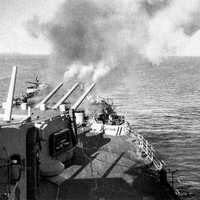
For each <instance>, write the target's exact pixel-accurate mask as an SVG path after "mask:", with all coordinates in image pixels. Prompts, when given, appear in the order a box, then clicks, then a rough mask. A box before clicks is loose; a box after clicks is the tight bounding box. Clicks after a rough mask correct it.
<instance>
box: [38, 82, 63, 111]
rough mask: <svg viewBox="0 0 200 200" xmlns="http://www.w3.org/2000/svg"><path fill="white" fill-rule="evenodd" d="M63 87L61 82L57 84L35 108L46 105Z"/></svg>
mask: <svg viewBox="0 0 200 200" xmlns="http://www.w3.org/2000/svg"><path fill="white" fill-rule="evenodd" d="M62 86H63V82H61V83H59V84H58V85H57V87H56V88H54V89H53V90H52V91H51V92H50V93H49V94H48V95H47V96H46V97H45V98H44V99H43V100H42V101H41V102H40V103H38V104H37V105H36V106H35V107H36V108H38V107H39V106H40V105H42V104H45V103H47V101H49V99H50V98H51V97H52V96H53V95H54V94H55V93H56V92H57V91H58V90H59V89H60V88H61V87H62Z"/></svg>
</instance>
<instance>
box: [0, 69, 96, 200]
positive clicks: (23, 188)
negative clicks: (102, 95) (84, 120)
mask: <svg viewBox="0 0 200 200" xmlns="http://www.w3.org/2000/svg"><path fill="white" fill-rule="evenodd" d="M16 75H17V67H13V72H12V76H11V80H10V87H9V92H8V97H7V101H6V102H5V103H4V106H3V108H4V109H3V110H1V112H4V113H3V114H1V115H0V175H1V181H0V199H28V200H33V199H34V200H35V199H37V196H38V190H39V189H38V188H39V184H40V179H41V177H50V176H55V175H57V174H59V173H60V172H62V170H63V169H64V168H65V165H68V164H69V163H70V162H71V159H72V158H73V155H74V149H75V147H76V145H77V130H76V120H75V115H74V112H75V111H76V109H77V108H78V106H79V105H80V104H81V103H82V101H83V100H84V99H85V98H86V96H87V95H88V94H89V92H90V91H91V90H92V89H93V88H94V84H93V85H92V86H91V87H89V89H88V90H87V91H86V92H85V93H84V95H82V96H81V97H80V99H78V101H77V102H75V104H74V105H75V106H72V107H71V108H69V109H68V110H66V109H63V108H64V106H62V105H64V102H65V101H66V99H67V98H68V97H69V96H70V95H72V93H73V91H74V90H75V89H77V88H78V85H79V83H76V84H75V85H74V86H73V87H72V88H71V89H70V90H69V91H68V92H67V93H66V94H65V95H64V96H63V97H62V98H61V99H60V100H59V101H58V102H57V103H56V104H55V105H54V106H53V107H50V106H48V105H47V104H48V101H49V100H50V99H51V98H52V97H53V96H54V95H55V93H56V92H57V91H58V90H59V89H60V88H61V87H62V85H63V83H60V84H58V86H57V87H56V88H55V89H53V90H52V91H51V92H50V93H49V94H48V95H47V96H46V97H45V98H44V99H43V100H42V101H41V102H40V103H39V104H37V105H36V106H35V107H34V108H30V107H27V105H26V103H24V104H25V105H24V104H23V106H21V107H15V106H13V97H14V92H15V85H16Z"/></svg>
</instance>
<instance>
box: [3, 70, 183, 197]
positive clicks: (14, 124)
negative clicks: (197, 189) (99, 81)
mask: <svg viewBox="0 0 200 200" xmlns="http://www.w3.org/2000/svg"><path fill="white" fill-rule="evenodd" d="M16 75H17V67H16V66H14V67H13V71H12V74H11V79H10V86H9V90H8V96H7V100H6V102H5V103H3V106H2V109H1V113H2V114H1V115H0V177H1V179H0V200H3V199H6V200H25V199H27V200H42V199H45V200H47V199H49V200H51V199H52V200H55V199H56V200H57V199H60V200H64V199H70V200H74V199H76V200H78V199H85V200H86V199H95V200H97V199H98V200H107V199H127V200H129V199H135V200H144V199H145V200H154V199H155V200H179V199H181V197H180V196H179V195H178V194H177V191H176V190H175V189H174V188H173V187H172V186H171V185H170V184H169V182H168V179H167V171H166V169H165V163H164V161H162V160H161V159H160V158H159V156H158V153H157V152H156V150H155V149H154V148H153V147H152V145H151V144H150V143H149V142H148V141H147V140H146V139H145V138H144V137H143V136H142V135H140V134H137V133H135V132H134V130H133V129H132V128H131V126H130V124H129V123H128V122H127V121H126V120H125V117H123V116H119V115H118V114H117V113H116V112H115V110H114V108H113V105H112V104H110V103H109V102H107V101H106V100H104V99H101V100H96V101H95V102H93V103H91V105H90V108H92V109H93V108H94V110H95V109H96V111H95V112H91V113H92V114H91V115H90V114H87V115H86V112H85V111H84V109H83V108H81V104H82V102H83V101H84V100H85V98H86V97H87V96H88V95H89V93H90V92H91V91H92V90H93V88H94V87H95V83H93V84H91V86H90V87H88V88H87V89H86V90H85V92H84V93H83V94H82V95H81V96H80V98H78V99H77V100H76V101H75V102H74V103H73V104H72V105H70V106H67V105H66V103H65V102H66V100H67V99H68V98H69V96H70V95H72V94H73V92H74V91H75V90H77V88H78V87H79V85H80V84H79V83H76V84H75V85H73V87H72V88H71V89H70V90H69V91H67V92H66V94H64V96H63V97H62V98H61V99H60V100H59V101H57V102H56V104H54V105H53V106H52V105H50V104H48V102H49V100H50V99H51V98H53V96H54V95H55V94H56V92H57V91H58V90H59V89H60V88H61V87H62V86H63V83H62V82H61V83H59V84H58V85H57V87H56V88H55V89H53V90H52V91H51V92H50V93H49V94H48V95H47V96H46V97H45V98H44V99H42V101H40V102H39V103H37V104H36V105H31V106H30V105H29V104H28V102H26V101H24V102H21V104H20V105H19V106H16V105H14V103H13V99H14V92H15V85H16ZM99 108H100V109H99ZM94 113H95V114H94Z"/></svg>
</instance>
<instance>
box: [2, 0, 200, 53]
mask: <svg viewBox="0 0 200 200" xmlns="http://www.w3.org/2000/svg"><path fill="white" fill-rule="evenodd" d="M63 1H64V0H0V53H22V54H49V53H50V52H51V44H50V43H49V42H48V41H47V40H46V39H45V38H44V37H43V36H42V35H41V36H40V37H39V38H33V37H31V36H30V35H29V34H28V32H27V31H26V29H25V26H24V24H25V23H26V22H27V20H29V19H32V18H33V16H35V15H37V16H38V17H39V18H40V21H42V22H45V21H48V20H50V19H51V18H52V17H53V16H54V14H55V12H56V10H57V8H58V6H59V4H60V3H61V2H63ZM183 1H184V0H183ZM179 55H192V56H200V31H197V32H196V33H195V34H194V35H193V36H192V37H191V39H190V40H188V43H187V45H186V46H185V47H184V48H183V49H181V50H180V52H179Z"/></svg>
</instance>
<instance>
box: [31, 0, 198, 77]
mask: <svg viewBox="0 0 200 200" xmlns="http://www.w3.org/2000/svg"><path fill="white" fill-rule="evenodd" d="M199 4H200V2H199V0H191V2H190V4H188V3H187V2H183V1H182V0H113V1H106V0H66V1H65V2H64V3H63V4H62V5H61V7H60V9H59V10H58V12H57V13H56V15H55V17H54V19H53V20H51V21H50V22H48V23H40V22H39V20H38V18H36V17H35V18H34V19H33V20H32V21H29V22H28V23H27V29H28V31H29V32H30V33H31V35H32V36H33V37H38V35H39V34H43V35H45V36H46V37H47V39H48V40H49V41H50V42H51V44H52V50H53V52H52V56H51V58H52V59H51V65H52V66H53V68H52V69H53V70H54V71H55V72H57V73H60V74H63V73H64V72H65V71H66V73H65V78H66V79H69V78H71V77H76V78H78V79H84V78H87V79H88V78H90V79H93V80H94V81H96V80H98V79H99V78H101V77H103V76H105V75H106V74H108V73H109V72H112V74H113V73H116V72H117V71H118V72H120V73H121V72H122V71H126V68H128V67H130V66H131V65H134V64H135V63H134V62H135V59H133V58H136V57H138V56H142V57H144V58H147V59H148V60H149V61H150V62H153V63H159V62H160V60H161V59H162V58H163V57H165V56H168V55H171V54H175V53H176V51H177V50H180V46H181V45H180V44H182V43H185V42H187V41H188V39H189V35H188V31H189V32H190V33H191V31H194V30H192V27H198V26H197V25H196V24H193V21H194V20H193V19H194V18H195V19H196V18H197V16H198V17H199V13H198V10H199V9H198V8H199ZM187 29H188V30H187ZM196 30H198V28H197V29H195V31H196ZM54 66H55V67H54Z"/></svg>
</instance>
